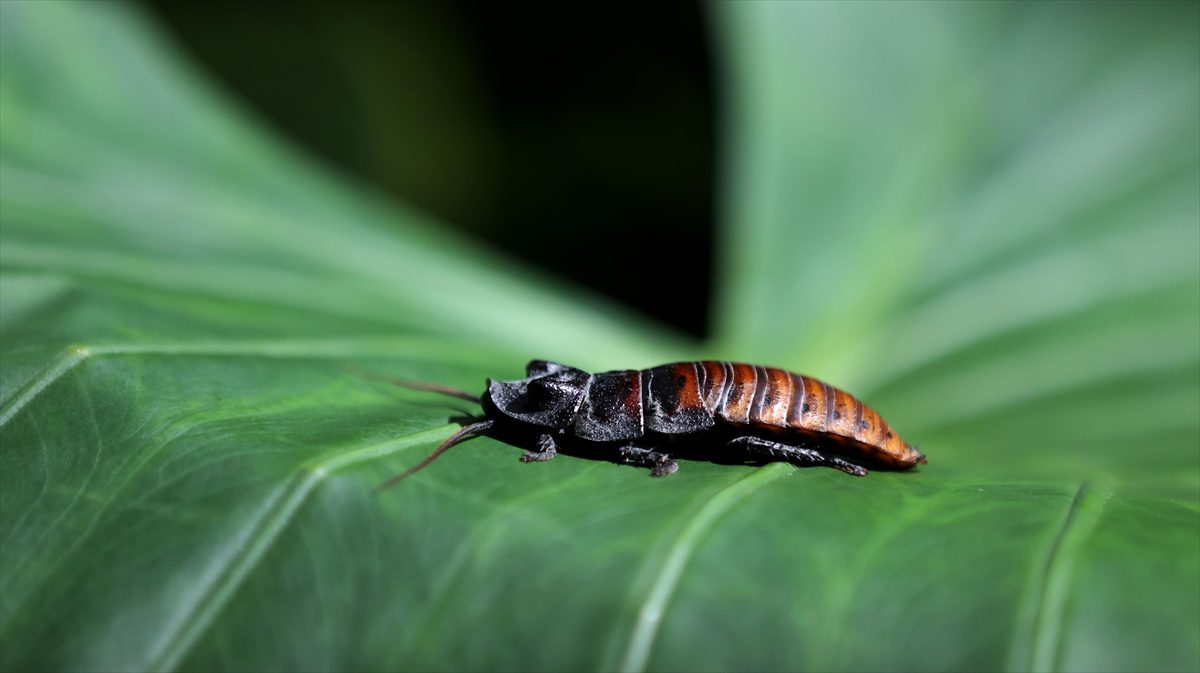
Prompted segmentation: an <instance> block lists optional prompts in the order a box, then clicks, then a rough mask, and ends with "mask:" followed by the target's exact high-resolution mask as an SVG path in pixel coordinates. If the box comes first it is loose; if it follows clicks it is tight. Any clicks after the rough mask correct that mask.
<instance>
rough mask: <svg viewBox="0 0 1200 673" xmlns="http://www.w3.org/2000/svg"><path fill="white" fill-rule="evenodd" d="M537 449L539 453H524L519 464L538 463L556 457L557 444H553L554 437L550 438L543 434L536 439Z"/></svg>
mask: <svg viewBox="0 0 1200 673" xmlns="http://www.w3.org/2000/svg"><path fill="white" fill-rule="evenodd" d="M538 448H539V449H541V451H526V452H525V454H524V455H522V456H521V462H522V463H540V462H543V461H547V460H550V459H551V458H553V457H555V456H557V455H558V444H556V443H555V442H554V437H551V436H550V435H549V434H545V433H543V434H542V436H541V437H538Z"/></svg>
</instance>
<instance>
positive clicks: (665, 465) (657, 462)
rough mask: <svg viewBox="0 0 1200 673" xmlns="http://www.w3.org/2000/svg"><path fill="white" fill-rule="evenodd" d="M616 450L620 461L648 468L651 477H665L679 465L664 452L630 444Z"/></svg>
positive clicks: (672, 472)
mask: <svg viewBox="0 0 1200 673" xmlns="http://www.w3.org/2000/svg"><path fill="white" fill-rule="evenodd" d="M618 452H619V455H620V456H621V462H622V463H626V464H628V465H638V466H640V467H648V468H650V476H651V477H665V476H667V475H669V474H674V473H675V471H676V470H678V469H679V465H678V464H677V463H676V462H675V461H673V460H671V457H670V456H668V455H667V454H665V453H659V452H657V451H651V450H650V449H642V448H639V447H636V446H634V445H632V444H629V445H627V446H622V447H621V448H620V449H618Z"/></svg>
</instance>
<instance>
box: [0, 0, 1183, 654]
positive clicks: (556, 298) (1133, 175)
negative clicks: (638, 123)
mask: <svg viewBox="0 0 1200 673" xmlns="http://www.w3.org/2000/svg"><path fill="white" fill-rule="evenodd" d="M899 7H903V9H899ZM999 7H1000V6H992V5H968V6H963V7H953V6H945V5H905V6H890V7H889V6H879V5H871V6H868V5H848V6H846V5H841V6H833V5H823V4H817V3H795V4H778V5H754V4H750V3H737V4H731V5H725V6H720V7H718V8H716V10H715V11H714V22H713V27H714V31H715V32H716V34H717V36H718V38H719V44H720V48H721V53H722V54H723V55H724V59H725V61H724V63H725V73H726V75H725V76H726V90H725V95H726V100H727V106H728V110H729V112H730V115H729V117H728V123H729V127H728V128H727V138H728V147H727V150H728V152H727V156H728V157H729V164H728V165H727V166H726V176H727V183H728V195H729V196H728V202H727V205H728V209H727V213H726V220H725V223H724V226H725V233H724V239H723V243H722V245H721V250H722V252H723V254H725V255H726V258H725V261H724V264H723V269H724V277H723V280H722V282H721V283H719V286H720V287H721V288H722V294H721V296H720V297H719V298H718V300H719V302H720V304H719V305H720V307H721V311H720V316H721V317H720V319H719V322H718V324H717V325H716V336H715V338H714V340H713V342H712V343H710V344H707V345H697V344H692V343H688V342H686V341H685V340H682V339H680V338H679V337H677V336H674V335H672V334H670V333H669V332H667V331H666V330H663V329H661V328H659V327H656V326H654V325H646V324H641V323H639V322H638V321H637V320H636V319H634V318H632V317H631V316H630V315H628V314H626V313H625V312H623V311H622V310H621V309H619V308H615V307H612V306H609V305H607V304H605V303H603V302H602V301H600V300H597V299H595V298H593V297H588V296H585V295H583V294H582V293H581V292H579V291H577V290H574V289H572V288H568V287H561V286H560V284H559V283H558V282H557V281H553V280H552V279H548V278H545V277H542V276H539V275H537V274H535V273H533V272H530V271H527V270H523V269H520V268H517V267H516V266H514V265H513V264H512V263H510V262H507V261H506V260H503V259H500V258H498V257H496V256H495V255H493V254H491V253H489V252H487V251H483V250H479V249H477V248H475V247H474V246H473V245H472V244H470V243H469V242H466V241H462V240H458V239H456V238H454V237H452V236H450V235H448V234H445V233H443V232H442V231H441V230H439V229H438V228H437V227H436V225H435V224H434V223H431V222H429V221H428V220H427V219H426V218H424V217H422V216H421V215H419V214H417V213H413V212H411V211H408V210H406V209H404V208H402V207H400V206H396V205H394V204H390V203H386V202H384V201H383V200H382V199H380V198H378V197H376V196H374V195H371V194H370V193H368V192H367V191H366V190H365V189H364V188H362V187H360V186H354V185H350V184H347V182H346V181H345V180H343V179H340V178H338V177H337V176H331V175H329V174H327V173H325V172H323V171H321V170H320V169H318V168H316V167H314V166H313V165H312V164H311V163H310V162H309V161H308V160H307V159H305V158H304V157H302V156H298V155H297V154H296V153H295V152H294V151H293V150H290V149H288V148H287V147H286V146H285V145H284V144H282V143H280V142H278V141H276V140H273V139H271V137H270V136H268V135H266V134H264V133H263V132H261V131H260V130H258V129H257V128H256V127H255V125H254V124H253V123H251V122H249V121H247V119H246V115H245V114H244V113H242V112H240V111H238V110H237V109H235V108H234V107H233V106H232V105H230V104H228V103H226V102H223V100H222V98H221V97H220V96H219V95H218V94H216V93H215V92H214V91H213V90H212V88H211V87H209V86H208V85H206V84H204V83H203V80H202V79H201V78H200V77H199V76H197V74H196V73H194V72H192V71H191V70H190V69H189V68H188V66H187V65H186V63H184V62H183V60H182V59H180V58H179V57H178V56H177V55H176V54H175V53H174V52H173V51H172V49H171V47H170V46H169V45H166V44H164V42H163V40H162V38H161V36H160V35H159V33H158V32H157V31H156V30H155V29H154V27H153V26H151V25H149V24H148V23H147V22H146V21H145V19H144V18H143V17H141V16H140V15H139V14H137V13H136V12H134V11H132V10H131V9H130V8H129V7H127V6H124V5H116V4H108V3H104V4H101V3H96V4H84V3H75V4H71V3H62V4H54V3H39V4H18V3H3V4H0V31H3V32H2V36H3V39H2V40H0V51H2V54H0V55H2V56H3V58H0V113H2V114H0V150H2V152H0V337H2V345H0V356H2V358H3V367H0V437H2V449H0V485H2V487H3V488H2V489H0V595H2V597H3V600H2V601H0V645H2V647H0V668H3V670H27V669H43V670H116V669H121V670H215V669H221V670H226V669H236V670H259V669H271V670H277V669H283V668H287V669H297V670H299V669H304V670H334V669H336V670H392V669H403V670H482V669H487V670H564V669H569V670H576V669H580V670H583V669H586V670H596V669H600V670H635V671H636V670H861V669H883V668H886V669H904V670H917V669H922V670H929V669H937V670H966V669H973V670H978V669H986V670H996V669H1001V668H1003V669H1010V670H1027V669H1037V670H1059V669H1062V670H1099V669H1122V668H1154V669H1161V670H1168V669H1179V670H1186V669H1195V668H1197V667H1200V645H1198V643H1197V637H1196V635H1195V634H1197V633H1198V632H1200V572H1198V571H1200V504H1198V498H1200V464H1198V462H1200V457H1198V456H1197V453H1196V446H1197V444H1198V443H1200V429H1198V426H1200V420H1198V419H1197V408H1198V407H1200V385H1198V380H1197V379H1198V374H1197V372H1198V370H1200V368H1198V365H1197V362H1198V360H1200V354H1198V353H1197V348H1196V343H1197V339H1198V338H1200V327H1198V324H1200V317H1198V313H1200V309H1198V308H1197V304H1198V303H1200V298H1198V293H1200V289H1197V278H1198V277H1200V271H1198V268H1200V262H1198V261H1197V255H1200V252H1198V249H1200V243H1198V242H1197V235H1198V234H1197V222H1200V216H1198V215H1197V213H1196V208H1197V205H1196V203H1197V199H1196V190H1197V187H1196V177H1197V175H1200V160H1198V158H1197V155H1198V154H1200V151H1198V150H1197V142H1196V137H1197V129H1196V127H1195V123H1194V120H1195V118H1196V112H1197V110H1196V106H1197V102H1198V100H1200V98H1198V96H1197V92H1196V88H1197V81H1198V79H1197V77H1196V69H1197V65H1196V64H1197V62H1200V59H1197V58H1195V56H1196V54H1195V49H1196V45H1195V42H1194V40H1188V39H1187V35H1188V33H1187V31H1186V30H1184V28H1186V25H1185V24H1186V21H1184V20H1181V15H1180V14H1179V13H1181V12H1182V19H1189V18H1191V19H1192V20H1193V23H1192V25H1194V18H1195V17H1194V14H1195V11H1196V10H1195V7H1194V6H1191V7H1190V8H1188V7H1184V8H1182V9H1180V8H1171V9H1160V10H1156V11H1157V13H1155V12H1135V13H1133V14H1132V16H1134V17H1136V20H1135V21H1132V22H1129V21H1125V20H1124V18H1125V17H1124V15H1123V14H1121V13H1120V12H1118V11H1117V10H1106V11H1107V13H1104V12H1101V18H1098V19H1088V20H1082V19H1081V18H1080V15H1079V14H1078V13H1077V12H1082V10H1076V9H1072V8H1070V6H1064V5H1050V6H1046V7H1039V8H1036V9H1020V10H1019V11H1018V9H1017V8H1015V7H1010V8H1007V9H999ZM1188 12H1191V14H1188ZM1072 21H1074V22H1075V23H1074V24H1072V25H1079V26H1080V27H1079V29H1078V30H1073V31H1070V34H1069V35H1064V34H1063V32H1062V31H1060V30H1056V29H1055V28H1054V27H1055V26H1057V25H1061V24H1062V23H1063V22H1072ZM910 33H919V34H920V35H922V36H924V44H925V45H926V46H925V47H923V48H922V49H912V48H911V46H909V45H908V43H907V40H906V39H903V36H904V35H906V34H910ZM47 44H53V45H54V46H55V48H53V49H50V48H47V47H46V45H47ZM1051 55H1052V56H1053V58H1051ZM1042 64H1046V65H1044V66H1043V65H1042ZM1035 66H1037V67H1035ZM980 72H982V73H984V75H983V76H982V77H980V76H979V75H978V73H980ZM1189 78H1190V79H1189ZM902 83H903V84H902ZM892 156H899V157H905V161H904V165H903V166H900V165H885V164H884V163H882V162H883V161H884V160H885V158H886V157H892ZM800 250H802V251H803V254H799V253H798V251H800ZM1152 252H1153V255H1152ZM851 268H853V269H856V270H859V269H861V270H862V272H861V273H857V272H855V273H852V272H850V271H848V269H851ZM701 353H710V354H720V355H725V356H731V357H737V358H738V359H743V360H758V361H763V362H769V363H772V364H780V365H786V366H790V367H794V368H797V369H800V370H804V371H807V372H808V373H812V374H814V375H819V376H822V377H824V378H828V379H830V380H831V381H833V382H835V383H838V384H839V385H843V386H844V387H847V388H851V389H853V390H855V391H856V392H860V391H861V392H862V393H863V395H864V397H866V398H867V400H868V401H869V402H871V403H872V405H873V406H876V407H877V408H879V409H880V410H881V411H882V412H883V413H885V415H886V416H887V417H888V418H889V420H891V421H892V422H893V423H894V424H895V425H897V426H898V427H899V428H900V429H901V430H903V431H904V432H905V434H906V436H908V437H910V439H913V440H915V441H920V442H921V443H922V444H923V446H924V447H925V449H926V451H927V452H928V453H929V454H930V456H931V463H930V465H929V466H927V467H925V468H922V469H921V470H920V471H917V472H912V473H903V474H897V473H882V472H877V473H872V474H871V475H870V476H869V477H868V478H866V479H851V478H849V477H846V476H845V475H842V474H840V473H836V472H833V471H829V470H796V469H794V468H792V467H789V466H786V465H781V464H774V465H769V466H766V467H762V468H755V467H750V466H727V465H714V464H707V463H694V462H688V463H685V464H684V465H683V466H682V469H681V470H680V471H679V473H678V474H676V475H673V476H672V477H670V478H669V479H662V480H657V479H649V478H646V477H645V475H644V474H643V473H642V472H641V471H639V470H634V469H632V468H629V467H625V466H618V465H613V464H609V463H603V462H591V461H585V460H580V459H574V458H570V457H560V458H558V459H556V460H554V461H552V462H549V463H545V464H534V465H521V464H519V463H518V462H517V461H516V457H517V456H518V455H519V454H520V451H519V449H517V448H515V447H510V446H507V445H504V444H502V443H500V442H496V441H494V440H491V439H477V440H473V441H471V442H469V443H467V444H464V445H462V446H461V447H458V448H455V449H454V450H453V451H451V452H449V453H447V454H446V455H445V456H444V457H443V458H442V459H440V460H439V461H438V463H436V464H435V465H434V466H433V467H431V468H430V469H428V470H426V471H424V472H421V473H420V474H418V475H416V476H414V477H413V478H412V479H410V480H408V481H406V482H404V483H403V484H402V486H401V487H398V488H396V489H393V490H391V491H387V492H385V493H382V494H378V493H375V492H373V491H372V489H373V487H374V486H375V485H377V484H378V483H380V482H381V481H383V480H384V479H386V478H387V477H388V476H390V475H392V474H395V473H396V472H398V471H399V470H402V469H404V468H405V467H407V466H410V465H412V464H414V463H415V462H416V461H418V460H420V458H421V457H423V456H424V455H425V454H426V453H427V452H428V451H429V450H430V449H431V448H432V447H433V446H434V445H436V443H437V442H438V441H440V440H441V439H442V438H444V437H445V436H447V435H448V434H449V433H450V432H451V431H452V430H453V428H454V427H455V426H454V425H452V424H451V423H450V422H449V420H448V419H449V418H450V417H452V416H455V415H458V414H461V413H463V412H466V411H469V405H467V404H465V403H460V402H457V401H454V402H449V403H447V402H445V401H443V400H442V399H440V398H437V399H430V396H428V395H422V394H420V393H414V392H411V391H405V390H400V389H397V388H394V387H392V386H389V385H387V384H385V383H381V382H377V381H373V380H369V379H364V378H363V377H360V376H356V375H354V374H352V373H350V372H349V371H348V370H347V366H352V367H357V368H365V369H369V370H372V371H378V372H381V373H385V374H389V375H394V376H397V377H404V378H412V379H420V380H428V381H437V382H441V383H445V384H448V385H454V386H459V387H462V388H465V389H469V390H478V389H480V388H481V387H482V382H483V380H484V379H485V378H486V377H489V376H491V377H496V378H511V377H515V376H517V375H519V373H520V371H521V366H522V365H523V363H524V361H525V360H527V359H529V358H531V357H550V358H556V359H564V360H567V361H570V362H572V363H574V364H578V365H580V366H585V367H589V368H597V369H604V368H626V367H641V366H648V365H652V364H655V363H658V362H663V361H668V360H675V359H687V358H690V357H694V356H696V355H697V354H701Z"/></svg>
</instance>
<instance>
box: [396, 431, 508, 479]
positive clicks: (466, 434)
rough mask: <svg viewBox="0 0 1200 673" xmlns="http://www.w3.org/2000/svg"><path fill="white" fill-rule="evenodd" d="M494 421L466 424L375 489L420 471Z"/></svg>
mask: <svg viewBox="0 0 1200 673" xmlns="http://www.w3.org/2000/svg"><path fill="white" fill-rule="evenodd" d="M494 423H495V421H492V420H490V419H485V420H482V421H479V422H478V423H472V424H471V425H468V426H466V427H464V428H462V429H461V430H459V431H458V432H456V433H454V434H453V435H450V436H449V437H448V438H446V441H444V442H442V443H441V444H439V445H438V447H437V448H436V449H434V450H433V453H431V454H429V455H428V456H427V457H426V458H425V460H422V461H421V462H419V463H417V464H416V465H414V466H412V467H410V468H408V469H407V470H405V471H403V472H401V473H400V474H398V475H396V476H394V477H392V478H391V479H388V480H387V481H385V482H383V483H382V484H380V485H378V486H376V487H375V491H376V492H377V493H378V492H379V491H382V490H385V489H388V488H391V487H393V486H395V485H396V484H398V483H399V482H400V480H401V479H404V478H406V477H409V476H411V475H413V474H415V473H417V472H420V471H421V470H423V469H425V468H426V467H427V466H428V465H429V464H430V463H432V462H433V461H434V460H435V459H437V457H438V456H440V455H442V454H443V453H445V452H446V449H449V448H450V447H452V446H454V445H455V444H459V443H461V442H465V441H467V440H468V439H470V438H472V437H474V436H476V435H478V434H480V433H482V432H486V431H487V430H488V429H490V428H491V427H492V425H493V424H494Z"/></svg>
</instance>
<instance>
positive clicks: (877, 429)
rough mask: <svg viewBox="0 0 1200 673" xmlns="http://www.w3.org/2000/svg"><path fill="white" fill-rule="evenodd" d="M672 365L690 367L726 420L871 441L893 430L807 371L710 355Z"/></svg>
mask: <svg viewBox="0 0 1200 673" xmlns="http://www.w3.org/2000/svg"><path fill="white" fill-rule="evenodd" d="M672 366H673V367H678V368H680V369H687V368H693V367H694V368H695V370H696V371H697V372H698V374H699V377H698V378H699V379H700V388H701V393H702V398H703V401H704V405H705V407H707V409H708V410H709V411H710V412H712V413H713V415H714V416H716V417H717V418H719V419H721V420H723V421H725V422H726V423H732V424H745V425H751V426H757V427H762V428H777V429H782V430H796V431H800V432H804V433H811V434H829V435H837V436H840V437H844V438H847V439H852V440H854V441H857V442H859V443H861V444H867V445H871V446H881V445H883V444H885V443H887V442H888V441H889V440H890V439H892V436H893V432H892V429H891V428H890V427H888V425H887V423H885V422H884V420H883V418H881V417H880V416H879V414H878V413H876V412H875V410H874V409H872V408H870V407H868V406H867V405H865V404H863V403H862V402H861V401H859V400H858V399H857V398H855V397H854V396H853V395H851V394H849V393H847V392H845V391H843V390H839V389H837V388H834V387H833V386H831V385H829V384H827V383H823V382H821V381H818V380H817V379H814V378H812V377H808V376H803V375H801V374H793V373H792V372H789V371H785V370H783V369H776V368H774V367H759V366H755V365H748V364H742V363H732V362H717V361H712V360H707V361H704V362H696V363H691V362H684V363H679V364H676V365H672Z"/></svg>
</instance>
